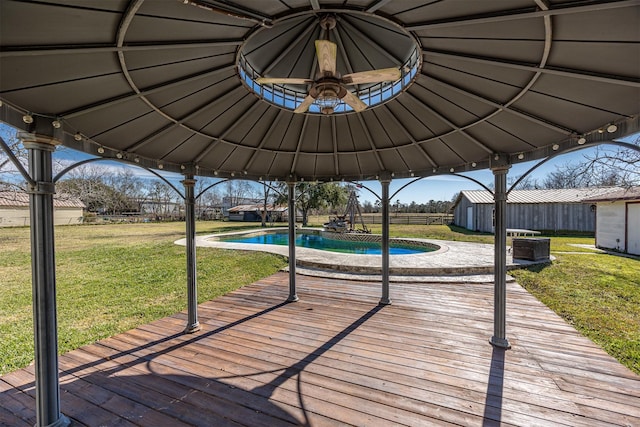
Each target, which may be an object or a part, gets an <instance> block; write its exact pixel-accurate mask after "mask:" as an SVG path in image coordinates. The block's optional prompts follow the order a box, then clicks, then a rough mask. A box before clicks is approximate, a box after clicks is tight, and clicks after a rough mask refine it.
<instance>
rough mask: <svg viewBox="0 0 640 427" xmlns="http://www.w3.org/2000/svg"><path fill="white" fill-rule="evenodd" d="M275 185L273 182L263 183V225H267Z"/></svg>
mask: <svg viewBox="0 0 640 427" xmlns="http://www.w3.org/2000/svg"><path fill="white" fill-rule="evenodd" d="M272 191H273V186H272V185H271V183H267V182H263V183H262V210H261V211H260V216H261V218H260V219H261V220H262V224H261V226H262V227H266V226H267V214H268V213H269V202H270V201H272V200H271V199H273V194H272Z"/></svg>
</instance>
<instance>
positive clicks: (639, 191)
mask: <svg viewBox="0 0 640 427" xmlns="http://www.w3.org/2000/svg"><path fill="white" fill-rule="evenodd" d="M616 200H640V187H631V188H620V189H617V190H612V191H610V192H607V193H604V194H599V195H597V196H592V197H588V198H586V199H584V201H585V202H613V201H616Z"/></svg>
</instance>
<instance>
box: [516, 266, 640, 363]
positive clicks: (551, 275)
mask: <svg viewBox="0 0 640 427" xmlns="http://www.w3.org/2000/svg"><path fill="white" fill-rule="evenodd" d="M510 274H511V275H513V276H514V277H515V278H516V280H517V282H518V283H519V284H520V285H522V286H523V287H524V288H525V289H527V290H528V291H529V292H530V293H531V294H533V295H534V296H535V297H536V298H538V299H539V300H540V301H542V302H543V303H544V304H545V305H547V306H548V307H549V308H550V309H552V310H553V311H555V312H556V313H558V314H559V315H560V316H562V317H563V318H564V319H565V320H566V321H567V322H569V323H571V324H572V325H573V326H574V327H575V328H576V329H577V330H578V331H580V332H581V333H582V334H583V335H585V336H586V337H588V338H590V339H591V340H592V341H594V342H595V343H597V344H598V345H600V346H601V347H602V348H603V349H604V350H605V351H606V352H607V353H609V354H610V355H612V356H613V357H615V358H616V359H618V360H619V361H620V362H621V363H622V364H623V365H625V366H627V367H628V368H629V369H631V370H632V371H634V372H635V373H636V374H640V280H639V278H640V261H638V260H635V259H629V258H623V257H618V256H614V255H607V254H593V255H577V254H556V261H554V262H553V264H551V265H549V266H542V267H541V266H538V267H534V268H530V269H527V270H518V271H512V272H510Z"/></svg>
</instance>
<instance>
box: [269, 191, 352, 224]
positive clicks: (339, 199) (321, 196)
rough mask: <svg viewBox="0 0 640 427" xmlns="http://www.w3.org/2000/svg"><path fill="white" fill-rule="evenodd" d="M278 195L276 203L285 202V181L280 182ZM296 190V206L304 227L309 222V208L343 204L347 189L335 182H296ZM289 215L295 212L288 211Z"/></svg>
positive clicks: (332, 206) (334, 206)
mask: <svg viewBox="0 0 640 427" xmlns="http://www.w3.org/2000/svg"><path fill="white" fill-rule="evenodd" d="M279 188H280V189H282V191H280V193H281V194H280V195H279V196H278V198H277V203H286V202H287V199H288V196H287V189H286V184H285V183H280V184H279ZM295 190H296V196H297V197H296V206H297V208H298V209H300V211H301V212H302V225H303V226H304V227H306V226H307V224H308V223H309V211H310V210H311V209H320V208H324V207H331V208H336V207H338V206H344V205H345V203H346V202H347V197H348V194H347V190H346V188H345V187H343V186H342V185H340V184H338V183H335V182H328V183H324V184H316V183H308V182H298V183H296V186H295ZM289 215H295V212H289Z"/></svg>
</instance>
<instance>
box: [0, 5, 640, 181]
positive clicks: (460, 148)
mask: <svg viewBox="0 0 640 427" xmlns="http://www.w3.org/2000/svg"><path fill="white" fill-rule="evenodd" d="M639 5H640V3H639V2H638V1H635V0H633V1H628V0H627V1H608V0H607V1H604V0H602V1H598V0H594V1H583V0H580V1H575V0H548V1H544V0H510V1H482V2H477V1H460V0H443V1H437V2H427V1H423V0H404V1H384V0H347V1H341V2H339V3H336V2H335V1H324V0H286V1H260V2H256V1H249V0H234V1H233V2H229V1H222V0H218V1H213V0H188V1H182V0H181V1H177V0H176V1H150V0H147V1H131V2H128V1H99V0H91V1H80V0H68V1H64V2H59V1H55V2H54V1H47V0H44V1H39V2H24V1H12V0H6V1H3V2H2V3H0V43H1V46H0V48H1V51H0V99H1V100H2V106H1V107H0V120H3V121H5V122H8V123H10V124H12V125H14V126H18V127H20V128H23V129H27V130H29V129H30V130H34V131H37V132H40V131H42V132H45V131H46V130H47V129H49V130H51V129H50V128H51V126H52V123H53V122H56V124H60V125H61V126H60V128H57V129H55V132H56V134H57V135H59V136H60V138H61V140H62V141H63V144H65V145H68V146H70V147H72V148H76V149H80V150H82V151H85V152H87V153H91V154H95V155H98V156H103V157H108V158H121V159H124V160H128V161H131V162H137V163H139V164H141V165H143V166H146V167H150V168H156V169H158V168H162V169H165V170H171V171H175V172H180V173H190V174H195V175H206V176H220V177H246V178H251V179H269V180H273V179H280V180H291V179H292V178H293V179H298V180H299V179H306V180H321V181H329V180H334V179H343V178H345V179H358V180H366V179H376V178H381V177H391V176H393V177H410V176H429V175H433V174H440V173H449V172H450V171H455V172H461V171H465V170H473V169H480V168H487V167H490V166H494V165H497V164H503V163H505V162H506V163H516V162H521V161H528V160H532V159H539V158H544V157H547V156H549V155H550V154H553V153H554V152H555V151H558V150H564V149H567V148H570V147H579V146H582V145H589V144H592V143H598V142H603V141H611V140H613V139H614V138H618V137H621V136H624V135H627V134H630V133H633V132H636V131H638V130H639V129H640V126H639V119H638V113H639V110H640V76H639V75H640V69H639V65H638V64H640V43H639V42H640V30H639V28H640V6H639ZM327 17H330V18H331V19H332V20H334V22H335V28H332V29H327V27H324V28H323V25H322V24H321V23H322V22H323V20H325V21H326V19H327ZM322 39H328V40H330V41H331V42H333V43H335V44H336V46H337V47H336V61H335V63H336V72H337V73H338V74H339V75H340V76H344V75H349V74H352V73H359V72H366V71H371V70H375V69H386V68H396V69H398V70H400V73H401V77H400V78H399V79H398V80H394V81H389V82H383V83H380V84H373V83H364V84H360V85H353V84H351V85H347V84H344V86H345V87H346V88H347V89H348V90H349V91H354V92H355V95H356V96H359V97H360V99H362V100H363V101H364V102H365V103H366V104H370V106H369V107H368V108H366V109H365V110H364V111H362V112H359V113H357V112H354V111H352V110H351V109H350V108H349V107H345V106H344V104H340V105H339V106H338V107H337V108H336V112H335V113H333V114H329V115H323V114H321V113H320V112H319V110H318V108H317V107H315V104H313V105H312V106H311V107H310V108H309V110H308V111H307V112H305V113H295V112H294V111H293V109H294V108H296V107H297V106H298V105H299V103H300V102H301V101H302V100H303V99H304V97H305V96H306V94H307V92H308V91H309V90H310V89H311V88H312V87H313V86H314V84H310V83H308V82H306V83H304V82H303V83H302V84H289V83H285V84H276V85H270V84H262V85H260V84H258V83H257V82H256V79H257V78H259V77H260V76H262V77H282V78H291V77H294V78H300V79H308V80H316V81H317V78H318V70H319V66H318V61H317V57H316V48H315V45H314V41H315V40H322ZM23 116H29V117H32V118H33V119H34V122H33V123H31V124H28V123H24V121H23ZM29 117H24V118H25V119H26V121H30V120H29Z"/></svg>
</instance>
